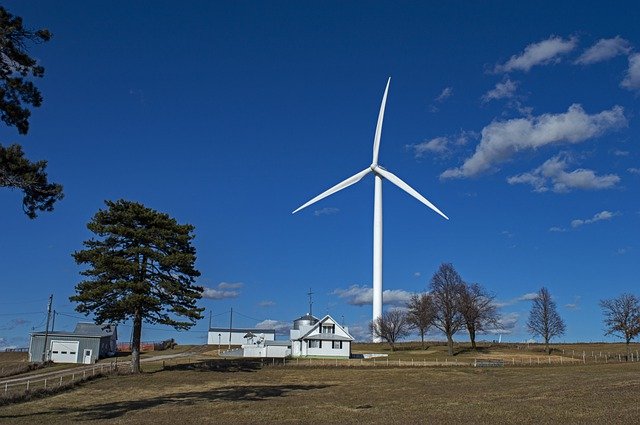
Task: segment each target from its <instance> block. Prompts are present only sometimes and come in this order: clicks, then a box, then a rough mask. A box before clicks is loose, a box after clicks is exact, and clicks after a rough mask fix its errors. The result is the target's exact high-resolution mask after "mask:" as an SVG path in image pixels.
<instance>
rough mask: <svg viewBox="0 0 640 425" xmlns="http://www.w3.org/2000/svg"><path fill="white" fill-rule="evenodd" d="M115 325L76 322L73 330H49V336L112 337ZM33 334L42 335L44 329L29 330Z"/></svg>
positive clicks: (115, 328)
mask: <svg viewBox="0 0 640 425" xmlns="http://www.w3.org/2000/svg"><path fill="white" fill-rule="evenodd" d="M116 330H117V327H116V325H112V324H105V325H96V324H95V323H88V322H78V324H77V325H76V328H75V329H74V330H73V332H69V331H51V332H49V336H71V337H86V338H103V337H112V336H113V335H115V334H116ZM31 335H33V336H44V335H45V331H39V332H31Z"/></svg>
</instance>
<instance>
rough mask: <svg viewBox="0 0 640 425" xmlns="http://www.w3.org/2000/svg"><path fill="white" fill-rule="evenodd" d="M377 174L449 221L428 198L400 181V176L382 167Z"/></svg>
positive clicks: (377, 170) (377, 169)
mask: <svg viewBox="0 0 640 425" xmlns="http://www.w3.org/2000/svg"><path fill="white" fill-rule="evenodd" d="M375 172H376V173H379V174H380V175H381V176H382V177H384V178H385V179H387V180H389V181H390V182H391V183H393V184H395V185H396V186H398V187H399V188H400V189H402V190H404V191H405V192H407V193H408V194H409V195H411V196H413V197H414V198H416V199H417V200H418V201H420V202H422V203H423V204H425V205H426V206H428V207H429V208H431V209H432V210H434V211H435V212H437V213H438V214H440V215H441V216H443V217H444V218H446V219H447V220H449V217H447V216H446V215H444V213H443V212H442V211H440V210H439V209H438V208H437V207H436V206H435V205H433V204H432V203H431V202H429V201H428V200H427V198H425V197H424V196H422V195H420V194H419V193H418V192H417V191H416V190H415V189H413V188H412V187H411V186H409V185H408V184H406V183H405V182H403V181H402V180H400V178H399V177H398V176H396V175H395V174H393V173H391V172H389V171H387V170H384V169H382V168H380V167H378V168H376V170H375Z"/></svg>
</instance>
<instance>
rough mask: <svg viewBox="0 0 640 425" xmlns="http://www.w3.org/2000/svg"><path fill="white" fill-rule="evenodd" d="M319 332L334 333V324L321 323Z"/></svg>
mask: <svg viewBox="0 0 640 425" xmlns="http://www.w3.org/2000/svg"><path fill="white" fill-rule="evenodd" d="M320 332H321V333H323V334H334V333H336V325H322V329H321V330H320Z"/></svg>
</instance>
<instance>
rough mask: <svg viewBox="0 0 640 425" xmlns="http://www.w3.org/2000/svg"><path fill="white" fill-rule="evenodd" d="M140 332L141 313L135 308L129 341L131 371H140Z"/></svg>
mask: <svg viewBox="0 0 640 425" xmlns="http://www.w3.org/2000/svg"><path fill="white" fill-rule="evenodd" d="M141 334H142V313H141V312H140V309H139V308H137V309H136V311H135V313H134V316H133V339H132V341H131V372H132V373H140V336H141Z"/></svg>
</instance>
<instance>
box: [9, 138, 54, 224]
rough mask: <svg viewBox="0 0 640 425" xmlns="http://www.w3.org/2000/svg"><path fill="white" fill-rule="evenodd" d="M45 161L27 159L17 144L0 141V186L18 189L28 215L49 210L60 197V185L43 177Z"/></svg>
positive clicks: (23, 207) (30, 216) (45, 175)
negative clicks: (5, 143)
mask: <svg viewBox="0 0 640 425" xmlns="http://www.w3.org/2000/svg"><path fill="white" fill-rule="evenodd" d="M46 167H47V161H37V162H31V161H29V160H28V159H27V158H25V156H24V152H23V151H22V147H21V146H20V145H11V146H9V147H7V148H5V147H3V146H2V145H0V187H8V188H15V189H20V190H22V192H23V194H24V197H23V198H22V209H23V210H24V212H25V214H26V215H27V216H28V217H29V218H36V217H37V213H36V212H37V211H52V210H53V204H54V202H56V201H59V200H60V199H62V198H63V196H64V195H63V193H62V186H61V185H59V184H56V183H49V182H48V181H47V173H46V172H45V168H46Z"/></svg>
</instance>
